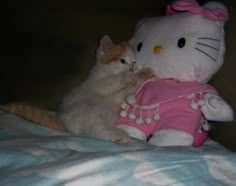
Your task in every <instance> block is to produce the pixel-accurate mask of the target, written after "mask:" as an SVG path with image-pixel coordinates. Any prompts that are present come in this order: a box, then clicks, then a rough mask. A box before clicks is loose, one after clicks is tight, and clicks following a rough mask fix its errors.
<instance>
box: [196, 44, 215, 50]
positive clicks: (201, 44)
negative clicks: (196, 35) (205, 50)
mask: <svg viewBox="0 0 236 186" xmlns="http://www.w3.org/2000/svg"><path fill="white" fill-rule="evenodd" d="M197 44H198V45H202V46H205V47H209V48H212V49H214V50H216V51H219V49H218V48H215V47H213V46H211V45H207V44H205V43H199V42H197Z"/></svg>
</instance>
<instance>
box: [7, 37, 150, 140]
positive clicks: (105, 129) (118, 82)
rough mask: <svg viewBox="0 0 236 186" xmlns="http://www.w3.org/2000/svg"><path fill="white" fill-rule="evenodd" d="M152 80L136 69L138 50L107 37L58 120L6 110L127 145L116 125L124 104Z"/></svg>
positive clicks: (23, 110) (21, 108) (39, 112)
mask: <svg viewBox="0 0 236 186" xmlns="http://www.w3.org/2000/svg"><path fill="white" fill-rule="evenodd" d="M151 77H153V75H152V73H151V71H149V70H147V69H144V70H140V71H138V70H137V69H136V65H135V56H134V51H133V49H132V48H131V47H130V46H129V45H128V43H121V44H118V45H114V44H113V42H112V41H111V39H110V38H109V37H108V36H104V37H103V38H102V39H101V41H100V45H99V47H98V49H97V63H96V65H95V66H94V68H93V69H92V70H91V72H90V75H89V77H88V79H87V80H85V81H84V82H83V83H82V84H80V85H79V86H77V87H75V88H74V89H73V90H72V91H71V92H70V93H69V94H68V95H67V96H65V98H64V99H63V100H62V103H61V104H60V106H59V109H58V112H57V117H53V116H51V115H49V114H47V113H46V112H43V111H42V110H41V109H39V108H33V107H32V108H31V110H30V109H29V108H27V106H19V105H17V104H11V105H7V106H5V109H6V110H7V111H9V112H12V113H16V114H17V115H19V116H21V117H24V118H26V119H28V120H31V121H34V122H35V123H39V124H40V125H43V126H47V127H49V128H54V129H59V130H64V129H66V131H69V132H71V133H74V134H79V133H82V134H85V135H86V136H89V137H94V138H98V139H104V140H110V141H113V142H117V143H127V142H128V141H129V137H128V135H127V134H126V133H125V132H124V131H123V130H121V129H118V128H117V127H116V126H115V124H114V123H115V120H116V118H117V116H118V114H119V109H120V104H121V103H122V101H123V100H124V99H125V98H126V97H127V96H128V95H129V94H132V93H134V92H135V91H136V90H137V89H138V87H139V86H140V85H141V84H142V83H143V82H144V81H146V80H147V79H150V78H151ZM29 107H30V106H29ZM35 109H36V110H35ZM29 113H34V114H29ZM35 116H37V119H35ZM40 116H41V117H40ZM45 117H46V119H45ZM43 118H44V119H43Z"/></svg>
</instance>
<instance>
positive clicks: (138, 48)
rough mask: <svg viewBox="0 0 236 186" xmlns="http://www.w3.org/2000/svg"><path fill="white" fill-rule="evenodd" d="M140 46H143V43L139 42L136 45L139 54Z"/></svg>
mask: <svg viewBox="0 0 236 186" xmlns="http://www.w3.org/2000/svg"><path fill="white" fill-rule="evenodd" d="M142 46H143V43H142V42H140V43H139V44H138V45H137V51H138V52H140V50H141V49H142Z"/></svg>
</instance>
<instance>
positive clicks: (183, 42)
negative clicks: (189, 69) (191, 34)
mask: <svg viewBox="0 0 236 186" xmlns="http://www.w3.org/2000/svg"><path fill="white" fill-rule="evenodd" d="M185 43H186V39H185V38H183V37H181V38H180V39H179V40H178V47H179V48H183V47H184V46H185Z"/></svg>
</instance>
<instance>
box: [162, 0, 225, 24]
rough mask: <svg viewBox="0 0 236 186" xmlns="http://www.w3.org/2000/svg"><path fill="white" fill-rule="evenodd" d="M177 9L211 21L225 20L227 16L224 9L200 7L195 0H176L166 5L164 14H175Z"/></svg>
mask: <svg viewBox="0 0 236 186" xmlns="http://www.w3.org/2000/svg"><path fill="white" fill-rule="evenodd" d="M179 11H188V12H191V13H193V14H197V15H201V16H202V17H205V18H207V19H210V20H213V21H226V20H228V18H229V16H228V13H227V12H226V11H225V10H223V9H220V8H211V9H209V8H205V7H201V6H199V5H198V2H197V1H196V0H177V1H175V2H174V3H173V4H171V5H169V6H168V7H167V10H166V15H172V14H176V13H178V12H179Z"/></svg>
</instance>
